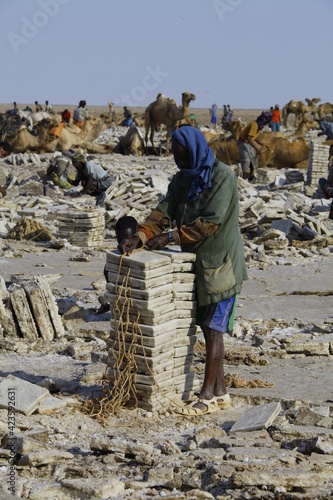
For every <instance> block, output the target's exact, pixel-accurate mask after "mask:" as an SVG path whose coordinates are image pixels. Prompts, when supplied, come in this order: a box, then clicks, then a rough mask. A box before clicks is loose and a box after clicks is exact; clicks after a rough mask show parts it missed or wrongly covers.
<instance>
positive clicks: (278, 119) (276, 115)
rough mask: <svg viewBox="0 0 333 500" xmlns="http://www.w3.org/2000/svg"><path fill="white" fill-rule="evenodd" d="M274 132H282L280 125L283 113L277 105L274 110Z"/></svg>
mask: <svg viewBox="0 0 333 500" xmlns="http://www.w3.org/2000/svg"><path fill="white" fill-rule="evenodd" d="M271 110H272V115H273V118H272V130H273V132H280V123H281V111H280V107H279V105H278V104H275V108H274V109H272V108H271Z"/></svg>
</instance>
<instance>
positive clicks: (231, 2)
mask: <svg viewBox="0 0 333 500" xmlns="http://www.w3.org/2000/svg"><path fill="white" fill-rule="evenodd" d="M243 2H244V0H214V1H213V5H214V8H215V10H216V12H217V15H218V16H219V18H220V20H221V21H224V17H225V15H226V14H227V13H230V12H233V11H234V10H235V8H236V7H238V6H239V5H241V4H242V3H243Z"/></svg>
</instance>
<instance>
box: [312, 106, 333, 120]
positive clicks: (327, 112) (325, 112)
mask: <svg viewBox="0 0 333 500" xmlns="http://www.w3.org/2000/svg"><path fill="white" fill-rule="evenodd" d="M313 114H314V115H315V114H317V116H318V118H319V120H322V119H323V118H324V116H333V104H331V103H330V102H325V103H324V104H319V106H318V107H317V108H316V110H315V111H314V113H313Z"/></svg>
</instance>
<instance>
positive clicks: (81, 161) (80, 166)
mask: <svg viewBox="0 0 333 500" xmlns="http://www.w3.org/2000/svg"><path fill="white" fill-rule="evenodd" d="M72 163H73V166H74V167H75V169H76V171H77V174H76V177H75V179H74V180H72V179H68V182H69V183H70V184H72V185H73V186H78V185H79V184H80V183H81V185H82V186H83V190H82V191H79V192H76V193H73V194H72V195H71V196H72V197H73V198H77V197H78V196H82V195H84V194H89V195H90V196H95V197H96V206H97V207H99V206H102V205H103V204H104V201H105V197H106V195H105V191H106V190H107V189H108V188H109V187H110V186H111V185H112V179H111V177H110V176H109V174H108V173H107V172H106V171H105V170H104V169H103V168H102V167H101V166H100V165H98V164H97V163H95V162H94V161H92V160H86V158H85V156H84V155H83V154H80V153H75V154H74V156H73V157H72Z"/></svg>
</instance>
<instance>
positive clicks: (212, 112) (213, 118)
mask: <svg viewBox="0 0 333 500" xmlns="http://www.w3.org/2000/svg"><path fill="white" fill-rule="evenodd" d="M209 112H210V116H211V118H210V122H211V124H212V127H213V128H215V129H216V122H217V105H216V103H215V102H214V104H213V105H212V107H211V108H210V110H209Z"/></svg>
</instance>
